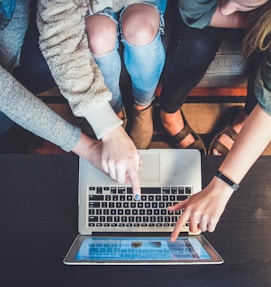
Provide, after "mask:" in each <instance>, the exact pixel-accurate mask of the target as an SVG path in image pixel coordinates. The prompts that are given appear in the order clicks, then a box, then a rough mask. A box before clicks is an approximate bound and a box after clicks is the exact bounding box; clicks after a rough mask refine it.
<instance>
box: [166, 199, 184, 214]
mask: <svg viewBox="0 0 271 287" xmlns="http://www.w3.org/2000/svg"><path fill="white" fill-rule="evenodd" d="M186 203H187V200H183V201H180V202H178V203H176V204H174V205H171V206H169V207H168V210H170V211H176V210H180V209H183V208H184V207H185V205H186Z"/></svg>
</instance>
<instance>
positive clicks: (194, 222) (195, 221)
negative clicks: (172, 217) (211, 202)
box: [189, 216, 200, 233]
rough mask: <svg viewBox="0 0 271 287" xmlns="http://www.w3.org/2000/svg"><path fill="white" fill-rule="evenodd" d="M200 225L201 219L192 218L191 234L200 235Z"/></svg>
mask: <svg viewBox="0 0 271 287" xmlns="http://www.w3.org/2000/svg"><path fill="white" fill-rule="evenodd" d="M199 225H200V219H199V217H197V216H191V217H190V227H189V230H190V232H192V233H198V232H199V231H200V228H199Z"/></svg>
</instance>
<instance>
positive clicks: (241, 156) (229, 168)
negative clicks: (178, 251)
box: [169, 0, 271, 241]
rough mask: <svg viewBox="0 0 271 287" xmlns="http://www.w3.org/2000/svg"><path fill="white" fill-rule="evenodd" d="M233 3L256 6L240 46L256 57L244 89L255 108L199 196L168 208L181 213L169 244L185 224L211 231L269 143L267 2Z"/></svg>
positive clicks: (270, 9) (270, 33)
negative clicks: (254, 67) (253, 100)
mask: <svg viewBox="0 0 271 287" xmlns="http://www.w3.org/2000/svg"><path fill="white" fill-rule="evenodd" d="M236 2H238V3H240V1H234V2H232V3H230V4H232V5H233V7H232V8H233V10H234V11H236V9H237V8H238V9H242V7H245V8H246V7H254V8H255V7H258V5H260V6H259V7H258V8H257V9H256V10H255V11H254V12H253V13H251V14H250V17H251V24H250V25H249V29H248V32H247V35H246V36H245V38H244V43H243V45H244V53H245V54H246V55H247V56H254V55H255V53H256V54H257V55H260V57H259V56H258V57H257V58H258V59H260V61H259V62H258V67H257V70H256V72H255V73H253V75H252V76H251V75H250V77H249V85H248V88H249V91H248V92H249V93H250V94H253V95H254V96H255V98H256V106H255V107H254V108H253V110H252V112H251V113H250V114H249V115H248V118H247V119H246V121H245V123H244V125H243V127H242V129H241V131H240V133H239V135H238V137H237V138H236V140H235V142H234V144H233V146H232V148H231V150H230V151H229V153H228V154H227V156H226V157H225V159H224V161H223V162H222V164H221V165H220V167H219V169H218V171H217V172H216V173H215V176H214V177H213V178H212V180H211V181H210V183H209V184H208V185H207V186H206V187H205V188H204V189H203V190H202V191H201V192H199V193H197V194H195V195H193V196H191V197H190V198H189V199H187V200H185V201H183V202H179V203H177V204H176V205H175V206H172V207H170V208H169V209H170V210H171V211H175V210H179V209H182V210H183V213H182V215H181V216H180V218H179V220H178V222H177V224H176V226H175V228H174V230H173V232H172V235H171V240H172V241H175V240H176V238H177V236H178V234H179V232H180V230H181V228H182V226H183V225H184V224H185V222H186V221H187V220H189V221H190V230H191V231H192V232H198V231H207V230H208V231H209V232H213V231H214V230H215V228H216V226H217V223H218V221H219V219H220V217H221V215H222V213H223V211H224V209H225V207H226V205H227V202H228V201H229V199H230V197H231V196H232V194H233V193H234V191H235V190H237V188H238V185H239V183H240V182H241V180H242V179H243V178H244V176H245V175H246V173H247V172H248V170H249V169H250V167H251V166H252V165H253V163H254V162H255V161H256V159H257V158H258V157H259V156H260V155H261V153H262V152H263V150H264V149H265V147H266V146H267V144H268V143H269V142H270V140H271V128H270V127H271V17H270V15H271V2H270V1H256V0H255V1H252V0H251V1H245V5H246V6H239V5H240V4H239V5H238V6H236ZM263 2H264V3H263ZM242 3H243V2H242ZM243 4H244V3H243ZM247 5H249V6H247ZM229 6H230V5H229ZM246 9H247V8H246Z"/></svg>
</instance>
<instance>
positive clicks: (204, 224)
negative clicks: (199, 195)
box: [198, 216, 209, 232]
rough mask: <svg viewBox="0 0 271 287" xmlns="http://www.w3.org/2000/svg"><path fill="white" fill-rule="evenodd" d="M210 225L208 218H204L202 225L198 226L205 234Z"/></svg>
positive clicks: (201, 221)
mask: <svg viewBox="0 0 271 287" xmlns="http://www.w3.org/2000/svg"><path fill="white" fill-rule="evenodd" d="M208 223H209V219H208V218H207V217H204V216H202V217H201V220H200V223H199V225H198V226H199V228H200V230H201V231H202V232H205V231H207V230H208Z"/></svg>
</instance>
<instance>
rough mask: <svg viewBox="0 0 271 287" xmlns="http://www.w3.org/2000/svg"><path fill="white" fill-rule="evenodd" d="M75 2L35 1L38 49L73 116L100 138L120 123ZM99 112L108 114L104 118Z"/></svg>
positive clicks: (68, 0) (56, 0) (79, 9)
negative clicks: (91, 50)
mask: <svg viewBox="0 0 271 287" xmlns="http://www.w3.org/2000/svg"><path fill="white" fill-rule="evenodd" d="M75 2H76V1H70V0H40V1H39V3H38V12H37V13H38V15H37V25H38V29H39V32H40V48H41V51H42V53H43V55H44V57H45V59H46V61H47V63H48V66H49V68H50V70H51V73H52V75H53V77H54V79H55V81H56V83H57V85H58V87H59V89H60V91H61V93H62V94H63V96H64V97H65V98H66V99H67V100H68V102H69V105H70V107H71V109H72V111H73V113H74V115H76V116H79V117H85V118H86V119H87V120H88V121H89V123H90V125H91V126H92V128H93V130H94V132H95V134H96V136H97V137H98V138H100V137H102V135H104V134H105V133H106V132H107V131H109V130H111V129H113V128H114V127H116V126H118V125H121V123H122V121H121V120H120V119H119V118H118V117H117V115H116V114H115V113H114V111H113V109H112V108H111V106H110V103H109V101H110V100H111V98H112V94H111V92H110V91H109V89H108V88H107V87H106V86H105V84H104V79H103V76H102V73H101V71H100V70H99V68H98V66H97V65H96V63H95V61H94V59H93V57H92V55H91V53H90V51H89V48H88V41H87V35H86V33H85V20H84V15H83V9H82V8H80V7H78V6H77V5H76V3H75ZM97 107H98V108H97ZM102 107H104V109H103V108H102ZM103 110H107V111H110V112H109V113H108V114H106V119H105V114H104V112H103Z"/></svg>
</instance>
